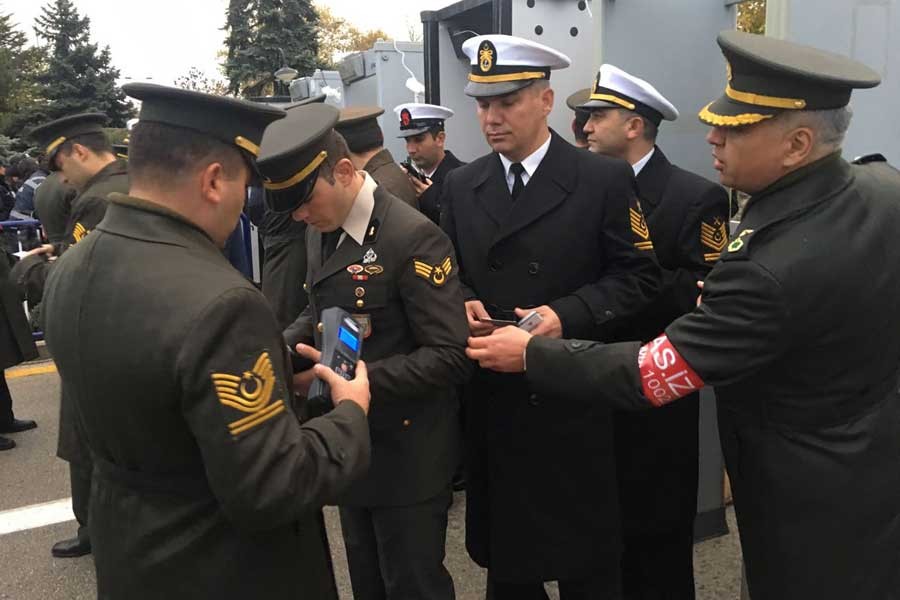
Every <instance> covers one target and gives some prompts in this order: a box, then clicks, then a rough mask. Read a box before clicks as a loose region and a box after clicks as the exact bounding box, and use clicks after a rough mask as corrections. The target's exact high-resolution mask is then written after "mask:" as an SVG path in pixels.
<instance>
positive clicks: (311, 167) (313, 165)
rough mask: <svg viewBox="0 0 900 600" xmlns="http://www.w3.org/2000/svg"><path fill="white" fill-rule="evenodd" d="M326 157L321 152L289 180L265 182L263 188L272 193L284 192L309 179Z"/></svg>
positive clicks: (326, 155)
mask: <svg viewBox="0 0 900 600" xmlns="http://www.w3.org/2000/svg"><path fill="white" fill-rule="evenodd" d="M327 157H328V152H326V151H325V150H322V151H321V152H319V154H318V155H316V157H315V158H314V159H312V162H310V163H309V164H308V165H306V166H305V167H303V169H302V170H300V171H299V172H298V173H297V174H296V175H294V176H293V177H291V178H289V179H285V180H284V181H279V182H274V181H265V182H263V186H264V187H265V188H266V189H267V190H272V191H276V192H277V191H278V190H285V189H287V188H289V187H291V186H295V185H297V184H298V183H300V182H301V181H303V180H304V179H306V178H307V177H309V176H310V174H312V172H313V171H315V170H316V169H317V168H318V167H319V165H321V164H322V163H323V162H324V161H325V159H326V158H327Z"/></svg>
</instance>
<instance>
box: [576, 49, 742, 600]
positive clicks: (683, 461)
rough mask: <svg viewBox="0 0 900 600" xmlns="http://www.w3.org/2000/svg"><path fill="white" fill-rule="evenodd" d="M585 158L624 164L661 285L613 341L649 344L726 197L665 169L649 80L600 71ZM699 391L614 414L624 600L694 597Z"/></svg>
mask: <svg viewBox="0 0 900 600" xmlns="http://www.w3.org/2000/svg"><path fill="white" fill-rule="evenodd" d="M579 108H580V110H585V111H588V114H589V116H590V118H589V119H588V121H587V123H586V124H585V127H584V131H585V134H586V135H587V139H588V144H589V146H590V149H591V151H592V152H598V153H601V154H605V155H607V156H614V157H616V158H621V159H623V160H625V161H627V162H628V163H629V164H630V165H631V166H632V168H633V169H634V173H635V176H636V178H637V184H638V194H639V196H640V199H641V207H642V208H643V210H644V215H645V217H646V219H647V227H648V228H649V231H650V237H651V239H652V240H653V249H654V250H655V251H656V258H657V259H658V260H659V264H660V266H661V267H662V269H663V287H662V289H661V290H660V293H659V295H658V296H657V297H656V298H655V299H654V301H653V302H652V303H651V304H650V306H648V307H647V308H645V309H644V310H643V311H641V313H640V314H639V315H636V316H635V317H633V318H630V319H626V320H625V321H626V322H625V323H622V324H621V326H620V327H619V328H618V332H617V337H619V338H620V339H627V340H631V339H640V340H642V341H645V342H648V341H650V340H652V339H653V338H654V337H656V336H657V335H658V334H659V332H660V331H662V330H663V329H665V328H666V326H667V325H668V324H669V323H671V322H672V321H674V320H675V319H676V318H678V317H680V316H681V315H683V314H685V313H688V312H690V311H691V310H693V309H694V307H695V305H696V300H697V295H698V294H699V290H698V289H697V281H699V280H702V279H704V278H705V277H706V274H707V273H709V270H710V269H712V266H713V264H715V262H716V261H717V260H718V259H719V255H720V253H721V252H722V251H723V250H724V249H725V246H726V245H727V244H728V214H729V213H728V194H727V193H726V192H725V189H724V188H723V187H722V186H720V185H718V184H716V183H713V182H712V181H709V180H707V179H704V178H703V177H700V176H699V175H695V174H693V173H690V172H688V171H685V170H683V169H679V168H678V167H676V166H675V165H673V164H672V163H670V162H669V160H668V159H667V158H666V156H665V154H663V151H662V149H661V148H660V147H659V146H658V145H656V137H657V134H658V132H659V126H660V124H661V123H662V122H663V121H674V120H675V119H677V118H678V110H677V109H676V108H675V107H674V106H673V105H672V103H671V102H669V101H668V100H667V99H666V98H665V96H663V95H662V94H661V93H660V92H659V90H657V89H656V88H655V87H653V85H651V84H650V83H649V82H647V81H644V80H643V79H640V78H638V77H635V76H634V75H632V74H630V73H627V72H625V71H623V70H622V69H619V68H618V67H615V66H613V65H609V64H604V65H602V66H601V67H600V72H599V74H598V75H597V79H596V81H595V84H594V87H593V89H591V90H590V92H589V96H588V97H586V98H585V99H584V101H582V103H581V104H580V105H579ZM698 422H699V393H694V394H691V395H690V397H689V398H685V399H683V400H682V401H681V402H677V403H675V404H671V405H669V406H666V407H665V408H662V409H660V410H658V411H652V412H632V411H619V412H618V413H616V417H615V439H616V473H617V476H618V479H619V496H620V498H621V500H622V527H623V541H624V552H623V553H622V584H623V585H622V587H623V589H624V593H625V598H626V599H628V600H631V599H634V600H655V599H659V600H662V599H666V600H684V599H687V600H692V599H693V598H694V567H693V557H694V517H695V515H696V512H697V471H698V461H699V441H698V436H699V426H698Z"/></svg>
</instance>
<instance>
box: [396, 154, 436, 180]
mask: <svg viewBox="0 0 900 600" xmlns="http://www.w3.org/2000/svg"><path fill="white" fill-rule="evenodd" d="M400 166H401V167H403V168H404V169H406V172H407V173H408V174H409V176H410V177H415V178H416V179H418V180H419V181H421V182H422V183H425V184H428V183H431V180H430V179H428V177H426V176H425V174H424V173H422V172H420V171H419V170H418V169H416V168H415V167H414V166H413V164H412V161H411V160H409V159H407V160H406V162H402V163H400Z"/></svg>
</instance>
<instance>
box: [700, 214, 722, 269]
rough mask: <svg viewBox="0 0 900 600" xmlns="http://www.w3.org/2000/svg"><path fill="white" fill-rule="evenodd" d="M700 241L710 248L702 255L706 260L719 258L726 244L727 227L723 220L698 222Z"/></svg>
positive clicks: (711, 260) (710, 260)
mask: <svg viewBox="0 0 900 600" xmlns="http://www.w3.org/2000/svg"><path fill="white" fill-rule="evenodd" d="M700 243H702V244H703V245H704V246H706V247H707V248H709V249H710V250H712V252H708V253H706V254H704V255H703V258H704V260H705V261H706V262H715V261H717V260H719V255H721V253H722V250H724V249H725V246H727V245H728V229H727V228H726V227H725V223H724V221H721V220H719V219H716V220H715V221H713V224H712V225H710V224H709V223H704V222H702V221H701V222H700Z"/></svg>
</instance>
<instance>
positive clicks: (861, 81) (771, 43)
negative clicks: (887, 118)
mask: <svg viewBox="0 0 900 600" xmlns="http://www.w3.org/2000/svg"><path fill="white" fill-rule="evenodd" d="M717 41H718V43H719V47H720V48H721V49H722V54H724V55H725V60H726V61H727V77H728V82H727V84H726V86H725V93H724V94H722V96H721V97H720V98H719V99H718V100H715V101H714V102H711V103H710V104H708V105H706V107H704V108H703V109H702V110H701V111H700V114H699V117H700V120H701V121H703V122H704V123H707V124H709V125H715V126H720V127H739V126H741V125H751V124H753V123H759V122H760V121H764V120H766V119H770V118H772V117H773V116H775V115H777V114H778V113H781V112H783V111H786V110H827V109H835V108H841V107H844V106H847V104H849V102H850V94H851V92H852V91H853V90H854V89H856V88H872V87H875V86H877V85H878V84H879V83H881V77H880V76H879V75H878V73H876V72H875V71H873V70H872V69H870V68H869V67H867V66H866V65H864V64H862V63H860V62H858V61H855V60H852V59H850V58H847V57H846V56H841V55H839V54H833V53H831V52H826V51H824V50H819V49H818V48H813V47H811V46H804V45H801V44H795V43H793V42H788V41H785V40H779V39H775V38H771V37H766V36H762V35H755V34H751V33H744V32H741V31H723V32H722V33H720V34H719V37H718V40H717Z"/></svg>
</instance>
